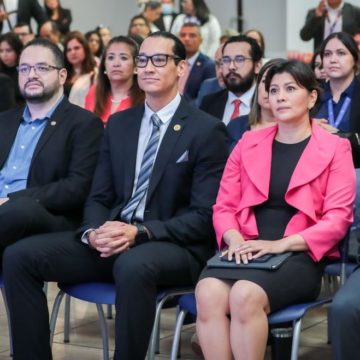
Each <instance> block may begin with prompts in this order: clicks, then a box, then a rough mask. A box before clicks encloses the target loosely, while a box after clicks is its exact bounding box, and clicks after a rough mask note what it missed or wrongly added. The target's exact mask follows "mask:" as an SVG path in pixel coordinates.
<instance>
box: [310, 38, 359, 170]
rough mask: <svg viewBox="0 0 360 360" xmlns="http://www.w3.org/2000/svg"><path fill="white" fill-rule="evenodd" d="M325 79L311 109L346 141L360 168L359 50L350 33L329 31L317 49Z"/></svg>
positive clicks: (324, 125) (322, 123)
mask: <svg viewBox="0 0 360 360" xmlns="http://www.w3.org/2000/svg"><path fill="white" fill-rule="evenodd" d="M320 56H321V60H322V66H323V68H324V71H325V72H326V74H327V76H328V78H329V80H328V81H327V82H326V83H325V85H324V93H323V95H322V96H321V97H320V99H319V101H318V103H317V104H316V106H315V108H314V109H313V111H312V115H313V117H314V118H317V119H326V121H327V122H325V121H320V122H319V125H320V126H322V127H323V128H324V129H326V130H327V131H329V132H332V133H336V134H338V135H339V136H342V137H346V138H348V139H349V140H350V142H351V146H352V153H353V159H354V164H355V167H360V121H359V118H360V106H359V103H360V79H359V77H358V76H356V71H357V62H358V58H359V52H358V48H357V44H356V42H355V41H354V39H353V38H352V37H351V35H349V34H347V33H345V32H338V33H332V34H331V35H329V36H328V37H327V38H326V39H325V40H324V42H323V43H322V46H321V49H320Z"/></svg>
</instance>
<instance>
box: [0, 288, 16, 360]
mask: <svg viewBox="0 0 360 360" xmlns="http://www.w3.org/2000/svg"><path fill="white" fill-rule="evenodd" d="M1 295H2V297H3V301H4V305H5V311H6V319H7V323H8V329H9V341H10V356H13V355H14V350H13V342H12V332H11V324H10V315H9V308H8V305H7V301H6V295H5V288H1Z"/></svg>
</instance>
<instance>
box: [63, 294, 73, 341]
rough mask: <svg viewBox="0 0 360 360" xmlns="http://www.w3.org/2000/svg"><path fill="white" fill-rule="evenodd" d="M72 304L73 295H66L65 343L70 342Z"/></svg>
mask: <svg viewBox="0 0 360 360" xmlns="http://www.w3.org/2000/svg"><path fill="white" fill-rule="evenodd" d="M70 306H71V296H70V295H66V296H65V309H64V343H69V342H70Z"/></svg>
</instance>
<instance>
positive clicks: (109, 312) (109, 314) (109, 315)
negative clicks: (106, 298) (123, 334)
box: [106, 304, 113, 320]
mask: <svg viewBox="0 0 360 360" xmlns="http://www.w3.org/2000/svg"><path fill="white" fill-rule="evenodd" d="M106 318H107V319H109V320H111V319H112V318H113V314H112V305H111V304H109V305H107V307H106Z"/></svg>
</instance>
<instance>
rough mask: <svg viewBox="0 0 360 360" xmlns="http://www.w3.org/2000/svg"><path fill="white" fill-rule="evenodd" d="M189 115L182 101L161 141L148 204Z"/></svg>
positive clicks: (151, 180) (152, 175) (150, 185)
mask: <svg viewBox="0 0 360 360" xmlns="http://www.w3.org/2000/svg"><path fill="white" fill-rule="evenodd" d="M188 115H189V111H188V106H187V105H186V102H185V100H183V99H181V102H180V105H179V107H178V108H177V110H176V112H175V114H174V116H173V118H172V119H171V120H170V124H169V126H168V128H167V130H166V133H165V135H164V138H163V139H162V141H161V144H160V148H159V150H158V154H157V156H156V160H155V164H154V168H153V171H152V174H151V179H150V184H149V190H148V194H147V200H146V201H147V202H148V201H149V199H150V198H151V195H152V194H153V192H154V190H155V188H156V186H157V184H158V183H159V181H160V179H161V176H162V174H163V172H164V170H165V168H166V166H167V164H168V162H169V158H170V156H171V154H172V152H173V150H174V148H175V145H176V143H177V141H178V139H179V138H180V136H181V135H182V133H183V131H184V128H185V126H186V118H187V116H188Z"/></svg>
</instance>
